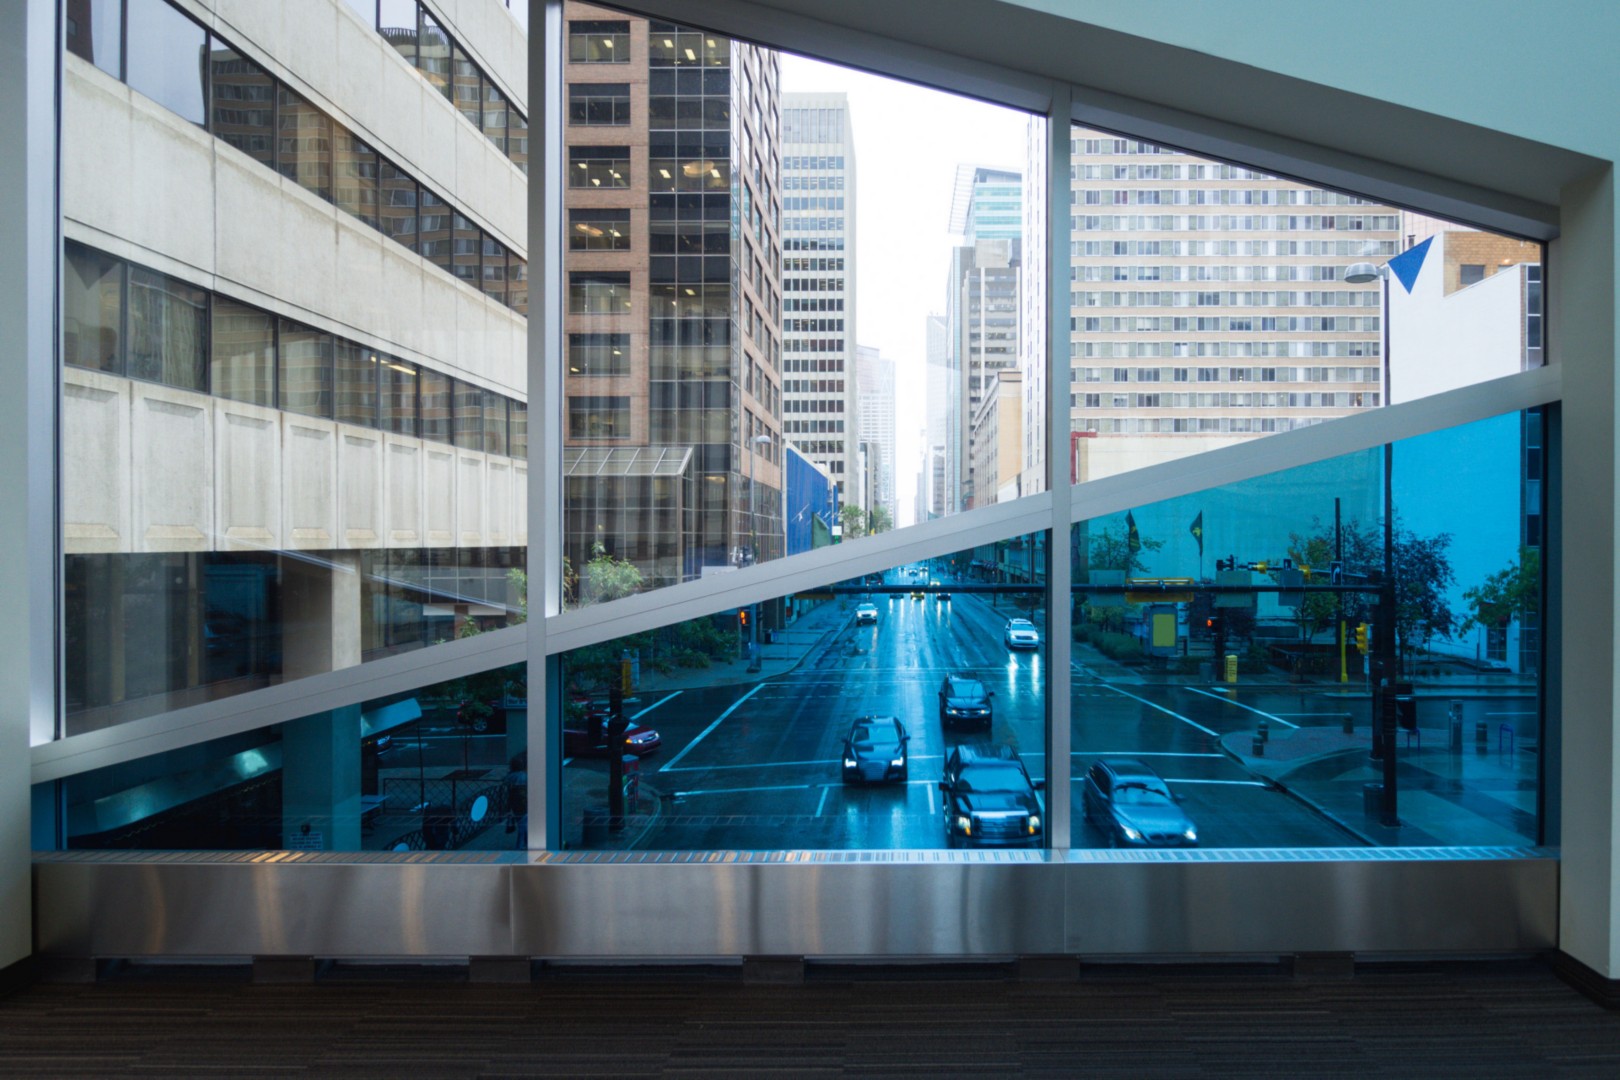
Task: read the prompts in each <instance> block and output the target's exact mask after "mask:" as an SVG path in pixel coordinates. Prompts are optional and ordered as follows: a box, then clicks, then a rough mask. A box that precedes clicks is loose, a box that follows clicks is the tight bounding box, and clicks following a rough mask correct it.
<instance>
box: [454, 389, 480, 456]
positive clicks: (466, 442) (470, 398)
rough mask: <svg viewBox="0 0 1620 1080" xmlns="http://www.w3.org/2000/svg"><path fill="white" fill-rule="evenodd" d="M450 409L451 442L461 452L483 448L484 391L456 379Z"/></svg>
mask: <svg viewBox="0 0 1620 1080" xmlns="http://www.w3.org/2000/svg"><path fill="white" fill-rule="evenodd" d="M452 396H453V404H452V407H451V441H452V442H453V443H455V445H456V446H457V447H458V448H460V449H462V450H482V449H483V448H484V391H483V390H482V389H480V388H479V387H476V386H473V385H472V384H471V383H464V382H462V381H461V380H459V379H457V380H456V382H455V391H454V393H453V395H452Z"/></svg>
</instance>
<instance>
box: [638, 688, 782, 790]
mask: <svg viewBox="0 0 1620 1080" xmlns="http://www.w3.org/2000/svg"><path fill="white" fill-rule="evenodd" d="M764 688H765V684H764V683H755V684H754V688H753V689H752V690H750V691H748V693H746V694H744V695H743V696H742V697H740V698H738V699H737V700H736V701H733V702H732V703H731V707H730V708H728V709H727V710H726V711H725V712H723V713H721V714H720V718H719V719H718V720H716V721H715V722H714V723H712V724H710V725H709V726H708V727H706V728H704V729H703V733H702V734H700V735H699V736H698V737H697V738H695V739H693V740H692V741H691V742H689V743H687V744H686V748H685V749H684V750H682V751H681V752H680V753H678V754H676V755H675V756H674V757H673V758H671V759H670V760H669V763H668V764H666V765H665V766H664V767H663V768H661V769H659V770H658V771H659V772H661V773H663V772H669V770H671V769H673V768H674V767H675V763H676V762H677V761H679V760H681V758H683V757H685V756H686V755H687V754H690V753H691V752H692V747H694V746H696V745H697V744H698V743H700V742H702V741H703V740H704V739H706V738H708V737H709V732H711V731H713V730H714V729H715V728H717V727H719V726H720V725H721V723H722V722H724V720H725V718H726V717H728V716H730V715H731V714H732V713H734V712H736V711H737V710H738V709H739V708H741V707H742V703H743V702H745V701H747V700H748V699H749V698H751V697H753V696H754V695H755V694H757V693H759V692H760V691H761V690H762V689H764Z"/></svg>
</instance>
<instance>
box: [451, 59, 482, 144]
mask: <svg viewBox="0 0 1620 1080" xmlns="http://www.w3.org/2000/svg"><path fill="white" fill-rule="evenodd" d="M451 56H452V59H451V65H452V67H451V70H452V73H453V78H454V84H455V85H454V90H455V94H454V98H453V100H454V101H455V103H456V108H457V109H459V110H460V111H461V115H462V116H464V117H466V118H467V119H468V120H469V121H471V123H472V125H473V127H476V128H480V129H482V127H483V125H484V117H483V105H482V103H483V98H484V86H483V75H482V73H481V72H480V71H479V70H478V65H477V64H475V63H473V62H472V60H471V59H469V58H468V56H467V54H466V53H465V52H463V51H462V49H461V46H459V45H458V46H456V47H455V50H454V51H453V52H452V54H451Z"/></svg>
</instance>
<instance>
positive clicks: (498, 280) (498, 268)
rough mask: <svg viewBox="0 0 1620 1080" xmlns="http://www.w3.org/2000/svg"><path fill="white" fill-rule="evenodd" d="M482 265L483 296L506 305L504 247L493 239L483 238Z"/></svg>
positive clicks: (489, 237)
mask: <svg viewBox="0 0 1620 1080" xmlns="http://www.w3.org/2000/svg"><path fill="white" fill-rule="evenodd" d="M483 250H484V264H483V270H482V273H483V276H482V277H481V278H480V279H479V280H480V281H482V282H483V288H484V295H485V296H487V297H489V298H490V299H492V300H496V301H499V302H500V303H502V304H504V303H506V264H507V253H506V246H505V245H504V244H502V243H500V242H499V241H497V240H496V239H495V238H494V237H491V236H485V237H484V241H483Z"/></svg>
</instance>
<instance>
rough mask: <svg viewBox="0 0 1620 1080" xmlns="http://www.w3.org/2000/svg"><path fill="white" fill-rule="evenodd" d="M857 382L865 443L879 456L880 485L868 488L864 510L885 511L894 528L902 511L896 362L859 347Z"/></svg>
mask: <svg viewBox="0 0 1620 1080" xmlns="http://www.w3.org/2000/svg"><path fill="white" fill-rule="evenodd" d="M855 382H856V386H857V389H858V391H859V394H860V429H861V441H862V442H864V443H866V445H867V446H868V447H869V448H870V449H869V450H868V454H869V455H870V454H872V453H874V452H875V454H876V461H875V462H873V465H874V466H875V468H874V469H873V472H874V475H875V477H876V482H875V483H874V484H872V485H869V486H868V488H867V491H866V504H865V507H864V509H865V510H866V511H867V513H871V512H872V510H873V509H875V508H877V507H882V508H883V510H884V511H885V512H886V513H887V514H888V516H889V524H890V525H891V526H892V525H895V524H897V519H896V518H895V514H896V513H897V512H898V510H899V505H898V502H897V500H896V498H895V491H894V478H895V456H894V455H895V449H896V447H895V438H894V408H895V401H894V361H893V360H889V359H886V358H885V357H884V356H883V355H882V354H881V353H880V352H879V351H878V350H877V349H875V348H873V347H872V346H870V345H858V346H856V349H855Z"/></svg>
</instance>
